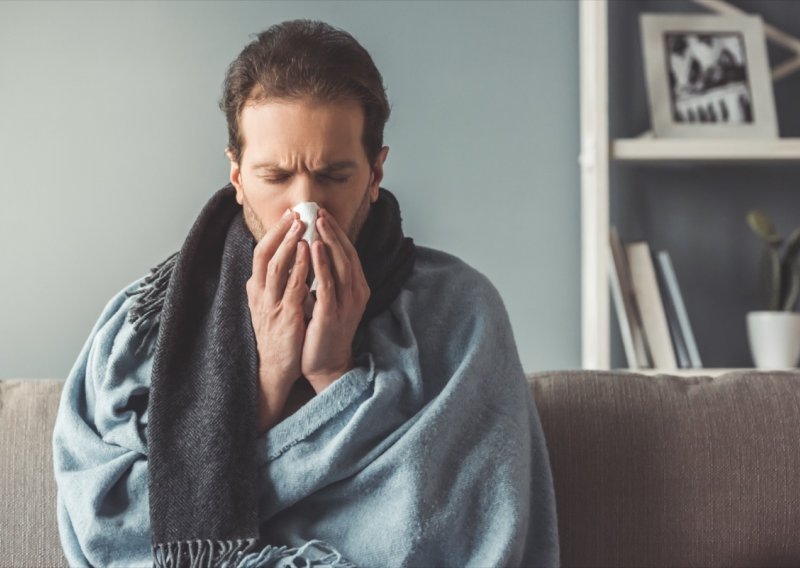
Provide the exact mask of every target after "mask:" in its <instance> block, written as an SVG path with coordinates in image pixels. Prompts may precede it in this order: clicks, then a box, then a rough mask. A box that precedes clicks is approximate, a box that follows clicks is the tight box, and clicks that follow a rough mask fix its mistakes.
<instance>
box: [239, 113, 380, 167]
mask: <svg viewBox="0 0 800 568" xmlns="http://www.w3.org/2000/svg"><path fill="white" fill-rule="evenodd" d="M239 128H240V131H241V133H242V136H243V142H244V155H243V157H242V158H243V160H244V159H245V158H246V159H247V160H248V161H251V160H259V161H265V160H267V161H287V160H288V161H297V160H303V161H311V162H319V161H341V160H346V159H350V160H354V159H357V158H359V157H360V156H361V155H364V157H366V154H365V152H364V149H363V146H362V143H361V139H362V133H363V130H364V111H363V109H362V108H361V105H360V104H359V103H358V102H357V101H349V100H348V101H340V102H317V101H313V100H309V99H301V100H275V99H270V100H267V101H263V102H254V103H248V104H246V105H245V106H244V108H243V109H242V112H241V115H240V119H239Z"/></svg>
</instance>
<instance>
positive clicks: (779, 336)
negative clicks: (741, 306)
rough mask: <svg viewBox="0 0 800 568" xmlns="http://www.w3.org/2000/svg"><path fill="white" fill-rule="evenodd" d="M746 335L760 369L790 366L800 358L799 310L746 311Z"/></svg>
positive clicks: (794, 364) (754, 359)
mask: <svg viewBox="0 0 800 568" xmlns="http://www.w3.org/2000/svg"><path fill="white" fill-rule="evenodd" d="M747 337H748V339H749V340H750V353H751V354H752V355H753V361H755V364H756V367H757V368H759V369H790V368H793V367H796V366H797V361H798V359H800V313H797V312H778V311H774V312H749V313H748V314H747Z"/></svg>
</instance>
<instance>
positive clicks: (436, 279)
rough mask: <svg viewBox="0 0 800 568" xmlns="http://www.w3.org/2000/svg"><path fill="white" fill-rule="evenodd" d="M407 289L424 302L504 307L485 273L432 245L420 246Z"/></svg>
mask: <svg viewBox="0 0 800 568" xmlns="http://www.w3.org/2000/svg"><path fill="white" fill-rule="evenodd" d="M407 288H408V289H409V290H410V291H411V292H413V293H414V294H415V295H416V296H418V297H419V298H420V301H421V303H422V304H423V305H427V304H431V303H435V304H436V305H438V306H441V307H443V305H444V304H447V305H450V306H454V307H458V308H463V307H465V306H467V305H469V306H471V308H472V311H474V310H484V311H486V310H491V311H495V310H502V311H504V310H505V308H504V305H503V302H502V300H501V298H500V294H499V293H498V291H497V288H495V286H494V284H492V282H491V281H490V280H489V278H488V277H486V275H484V274H483V273H482V272H480V271H479V270H477V269H476V268H474V267H472V266H470V265H469V264H468V263H467V262H465V261H464V260H462V259H461V258H459V257H457V256H455V255H453V254H450V253H447V252H444V251H441V250H437V249H433V248H429V247H424V246H419V245H417V256H416V260H415V263H414V271H413V273H412V275H411V278H409V281H408V284H407Z"/></svg>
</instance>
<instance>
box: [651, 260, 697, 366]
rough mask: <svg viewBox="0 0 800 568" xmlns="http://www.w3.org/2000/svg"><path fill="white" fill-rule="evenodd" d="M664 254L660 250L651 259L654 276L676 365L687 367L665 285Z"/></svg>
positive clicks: (679, 327)
mask: <svg viewBox="0 0 800 568" xmlns="http://www.w3.org/2000/svg"><path fill="white" fill-rule="evenodd" d="M664 254H667V253H666V251H661V252H659V253H658V254H657V255H656V257H655V258H654V259H653V261H654V263H655V267H656V277H657V278H658V288H659V290H660V291H661V299H662V300H663V302H664V313H665V314H666V316H667V325H668V326H669V334H670V336H671V337H672V347H673V348H674V349H675V356H676V358H677V359H678V367H680V368H681V369H689V368H691V366H692V364H691V362H690V361H689V353H688V351H687V349H686V342H685V341H684V339H683V333H682V331H681V326H680V324H679V323H678V316H677V313H676V310H675V300H674V298H673V295H672V290H671V289H670V288H669V286H668V285H667V281H666V279H665V277H664V267H663V264H662V262H661V261H662V259H663V255H664Z"/></svg>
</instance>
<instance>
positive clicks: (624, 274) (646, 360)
mask: <svg viewBox="0 0 800 568" xmlns="http://www.w3.org/2000/svg"><path fill="white" fill-rule="evenodd" d="M609 244H610V245H611V253H612V257H613V258H612V260H613V262H614V266H615V267H616V270H617V275H618V276H619V285H620V291H621V293H622V303H623V305H624V307H625V314H626V316H627V319H628V323H629V326H630V331H631V335H632V337H633V348H634V350H635V352H636V365H631V367H633V368H641V369H646V368H649V367H652V358H651V356H650V351H649V347H648V345H647V338H646V337H645V333H644V328H643V327H642V318H641V316H640V314H639V308H638V306H637V305H636V296H635V294H634V292H633V283H632V282H631V271H630V267H629V266H628V257H627V255H626V254H625V248H624V247H623V246H622V240H621V239H620V238H619V234H618V233H617V229H616V227H613V226H612V227H611V229H610V231H609Z"/></svg>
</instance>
